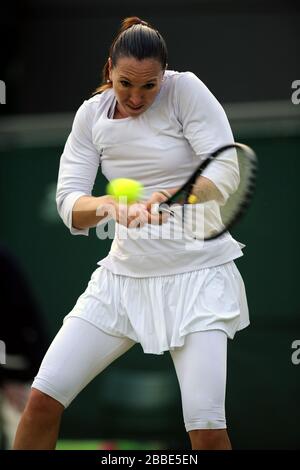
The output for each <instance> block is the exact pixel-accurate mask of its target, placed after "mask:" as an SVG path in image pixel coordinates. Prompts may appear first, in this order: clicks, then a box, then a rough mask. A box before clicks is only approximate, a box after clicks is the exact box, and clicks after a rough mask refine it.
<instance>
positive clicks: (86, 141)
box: [56, 101, 100, 235]
mask: <svg viewBox="0 0 300 470" xmlns="http://www.w3.org/2000/svg"><path fill="white" fill-rule="evenodd" d="M92 125H93V116H92V113H91V111H90V109H89V105H88V102H87V101H85V102H84V103H83V104H82V105H81V107H80V108H79V109H78V111H77V113H76V116H75V119H74V122H73V126H72V131H71V133H70V135H69V137H68V140H67V142H66V145H65V148H64V151H63V154H62V156H61V159H60V166H59V173H58V182H57V191H56V203H57V210H58V213H59V215H60V217H61V218H62V219H63V221H64V223H65V225H66V226H67V227H68V228H69V229H70V232H71V233H72V235H88V233H89V230H88V229H80V230H79V229H76V228H74V227H73V226H72V210H73V206H74V204H75V202H76V200H77V199H78V198H79V197H81V196H86V195H87V196H90V195H91V194H92V190H93V186H94V182H95V178H96V175H97V172H98V168H99V162H100V156H99V154H98V152H97V149H96V147H95V146H94V145H93V142H92Z"/></svg>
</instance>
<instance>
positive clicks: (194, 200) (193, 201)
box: [188, 194, 198, 204]
mask: <svg viewBox="0 0 300 470" xmlns="http://www.w3.org/2000/svg"><path fill="white" fill-rule="evenodd" d="M197 201H198V199H197V196H195V195H194V194H191V195H190V196H189V198H188V203H189V204H196V203H197Z"/></svg>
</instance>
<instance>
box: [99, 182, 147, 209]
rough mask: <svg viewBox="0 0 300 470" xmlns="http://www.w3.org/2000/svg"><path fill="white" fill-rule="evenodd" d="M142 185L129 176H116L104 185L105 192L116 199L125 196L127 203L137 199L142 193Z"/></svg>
mask: <svg viewBox="0 0 300 470" xmlns="http://www.w3.org/2000/svg"><path fill="white" fill-rule="evenodd" d="M143 189H144V187H143V185H142V184H141V183H140V182H139V181H136V180H132V179H129V178H116V179H114V180H111V181H110V182H109V183H108V185H107V186H106V193H107V194H109V195H110V196H113V197H115V198H117V199H119V198H127V203H128V204H130V203H132V202H136V201H139V200H140V199H141V197H142V195H143Z"/></svg>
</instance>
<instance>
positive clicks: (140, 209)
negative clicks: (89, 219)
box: [97, 198, 149, 228]
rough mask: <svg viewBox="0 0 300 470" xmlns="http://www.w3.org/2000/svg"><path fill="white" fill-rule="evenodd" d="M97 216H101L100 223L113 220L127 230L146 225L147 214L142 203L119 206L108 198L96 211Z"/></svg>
mask: <svg viewBox="0 0 300 470" xmlns="http://www.w3.org/2000/svg"><path fill="white" fill-rule="evenodd" d="M97 216H101V217H102V219H101V222H106V221H107V220H109V219H114V220H115V221H116V222H118V224H121V225H124V226H125V227H128V228H137V227H143V226H144V225H145V224H146V223H148V218H149V213H148V211H147V208H146V205H145V204H143V203H135V204H128V205H127V204H119V203H118V202H117V201H116V200H114V199H112V198H110V199H108V200H107V202H105V203H104V204H101V206H99V207H98V209H97Z"/></svg>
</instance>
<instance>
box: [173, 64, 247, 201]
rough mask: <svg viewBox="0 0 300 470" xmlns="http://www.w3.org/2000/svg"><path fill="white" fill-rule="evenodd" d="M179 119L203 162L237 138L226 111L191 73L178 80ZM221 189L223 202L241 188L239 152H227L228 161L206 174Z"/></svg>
mask: <svg viewBox="0 0 300 470" xmlns="http://www.w3.org/2000/svg"><path fill="white" fill-rule="evenodd" d="M176 88H177V89H176V97H177V106H178V118H179V121H180V123H181V125H182V129H183V135H184V137H185V138H186V139H187V140H188V142H189V144H190V145H191V147H192V149H193V151H194V152H195V154H196V155H197V156H198V157H199V158H200V161H199V164H200V163H201V159H204V158H205V155H207V154H208V153H211V152H212V151H214V150H216V149H218V148H219V147H222V146H223V145H227V144H232V143H233V142H234V138H233V135H232V131H231V128H230V125H229V122H228V119H227V116H226V114H225V111H224V109H223V108H222V106H221V104H220V103H219V102H218V100H217V99H216V98H215V97H214V95H213V94H212V93H211V92H210V91H209V90H208V88H207V87H206V86H205V85H204V83H203V82H201V80H199V78H198V77H196V75H194V74H193V73H191V72H186V73H183V74H181V75H180V76H179V77H178V79H177V84H176ZM203 176H205V177H207V178H209V179H210V180H211V181H212V182H213V183H214V184H215V185H216V186H217V188H218V189H219V191H220V192H221V194H222V196H223V203H224V202H225V201H226V199H227V198H228V197H229V195H230V194H232V193H233V192H234V191H235V190H236V189H237V187H238V184H239V169H238V164H237V158H236V152H235V150H234V149H233V150H232V151H230V152H227V153H226V160H225V161H222V163H221V162H214V163H212V164H210V165H209V166H208V167H207V169H206V170H205V171H204V172H203Z"/></svg>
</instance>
